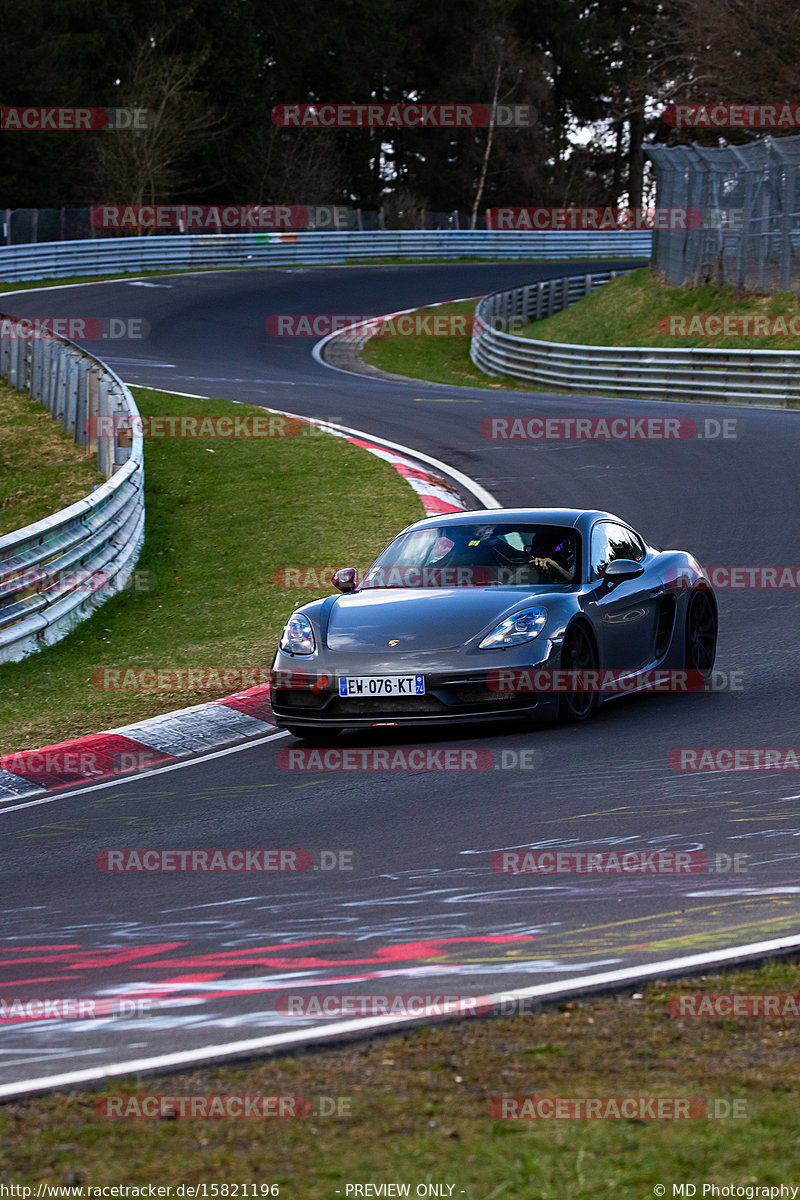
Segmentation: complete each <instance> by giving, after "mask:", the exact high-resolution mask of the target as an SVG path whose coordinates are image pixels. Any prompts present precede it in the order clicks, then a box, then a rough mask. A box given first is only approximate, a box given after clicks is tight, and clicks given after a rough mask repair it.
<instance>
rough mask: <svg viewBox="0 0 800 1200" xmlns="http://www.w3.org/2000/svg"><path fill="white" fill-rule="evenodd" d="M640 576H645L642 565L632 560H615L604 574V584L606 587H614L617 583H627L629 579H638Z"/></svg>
mask: <svg viewBox="0 0 800 1200" xmlns="http://www.w3.org/2000/svg"><path fill="white" fill-rule="evenodd" d="M640 575H644V567H643V566H642V564H641V563H638V562H634V560H633V559H632V558H615V559H613V560H612V562H610V563H609V564H608V566H607V567H606V569H605V571H604V572H603V583H604V584H605V585H606V587H613V586H614V585H615V584H617V583H626V582H627V580H629V579H638V578H639V576H640Z"/></svg>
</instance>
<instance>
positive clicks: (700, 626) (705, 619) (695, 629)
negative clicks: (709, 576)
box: [683, 588, 717, 679]
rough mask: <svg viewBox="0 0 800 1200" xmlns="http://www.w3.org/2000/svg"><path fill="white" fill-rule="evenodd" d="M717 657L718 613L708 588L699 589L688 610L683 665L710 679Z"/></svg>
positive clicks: (692, 595) (694, 592)
mask: <svg viewBox="0 0 800 1200" xmlns="http://www.w3.org/2000/svg"><path fill="white" fill-rule="evenodd" d="M716 655H717V613H716V609H715V607H714V601H713V600H712V599H711V594H710V593H709V591H708V589H707V588H697V589H696V590H695V591H693V592H692V594H691V596H690V597H689V604H688V607H687V609H686V632H685V641H684V650H683V664H684V667H685V668H686V670H687V671H696V672H697V673H698V674H699V675H700V676H702V678H703V679H709V678H710V676H711V671H712V668H713V666H714V659H715V658H716Z"/></svg>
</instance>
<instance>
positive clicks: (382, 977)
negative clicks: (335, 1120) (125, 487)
mask: <svg viewBox="0 0 800 1200" xmlns="http://www.w3.org/2000/svg"><path fill="white" fill-rule="evenodd" d="M605 265H606V264H603V266H605ZM589 268H590V264H582V263H570V264H568V265H567V266H566V267H565V266H564V265H563V264H562V265H558V264H527V265H525V264H508V265H496V264H495V265H452V266H451V265H447V266H441V265H436V266H428V267H426V266H406V267H350V268H341V269H336V270H333V269H323V270H311V269H309V270H302V269H293V270H275V271H254V272H249V273H248V272H239V271H237V272H227V273H218V274H214V273H201V274H198V275H182V276H180V275H179V276H172V277H160V278H155V279H150V280H147V281H139V282H137V281H126V282H120V281H117V282H113V283H104V284H93V285H91V286H83V287H77V288H76V287H73V288H62V289H58V290H54V291H51V290H48V291H46V292H39V293H35V292H23V293H19V294H16V295H13V296H7V297H2V298H1V299H0V308H2V309H3V310H4V311H7V312H11V313H12V314H14V315H19V316H31V317H33V316H62V315H70V316H98V317H102V316H115V317H132V318H145V319H146V320H147V321H148V322H149V323H150V326H151V332H150V337H149V338H148V339H147V340H143V341H127V342H124V343H116V344H115V343H109V344H98V343H96V342H90V343H86V345H87V348H88V349H90V350H92V351H93V352H95V353H99V354H100V356H101V357H103V358H105V359H106V360H107V361H108V362H109V364H110V365H111V366H112V367H114V369H116V370H117V371H118V372H119V373H120V374H121V375H122V377H123V378H124V379H125V381H126V382H127V383H130V384H146V385H150V386H153V387H163V388H167V389H173V390H176V391H181V392H189V393H197V394H200V395H208V396H221V397H225V398H228V399H231V400H242V401H248V402H251V403H256V404H261V405H265V406H269V407H274V408H277V409H284V410H288V411H291V412H295V413H302V414H305V415H308V416H314V417H320V418H325V419H328V420H334V421H338V422H341V423H344V424H347V425H351V426H354V427H355V428H358V429H361V430H365V431H367V432H369V433H371V434H373V435H376V436H381V437H383V438H388V439H390V440H392V441H397V442H402V443H405V444H406V445H409V446H412V447H413V448H415V449H416V450H419V451H421V452H424V453H426V454H429V455H433V456H435V457H437V458H439V459H443V460H445V461H447V462H448V463H450V464H451V465H452V466H453V467H455V468H457V469H458V470H460V471H462V472H465V473H466V474H468V475H469V476H471V477H472V478H473V479H475V480H476V481H477V482H478V483H480V484H481V485H482V486H483V487H484V488H486V489H488V490H489V491H490V492H491V493H492V494H493V495H494V496H495V497H496V498H497V499H498V501H499V502H500V503H502V504H507V505H546V506H558V505H568V506H576V507H597V508H604V509H609V510H610V511H612V512H616V513H618V514H619V515H621V516H622V517H624V518H626V519H627V520H629V521H630V522H631V523H632V524H633V525H634V527H635V528H638V529H640V530H641V532H642V533H643V534H644V536H645V537H646V538H647V539H648V541H650V542H651V543H655V544H657V545H663V546H677V547H683V548H686V549H689V550H691V551H692V552H693V553H694V554H696V555H697V557H698V558H699V560H700V561H701V562H703V563H704V564H706V565H707V566H712V567H730V566H791V567H794V568H797V566H798V565H800V523H799V522H798V520H797V513H798V507H799V504H800V494H799V491H798V471H797V462H798V456H799V454H800V424H798V416H797V414H796V413H792V412H785V411H777V410H775V411H770V410H768V409H761V408H743V407H742V408H740V407H732V406H731V407H724V406H720V405H714V406H700V405H697V406H695V405H687V404H659V403H656V402H644V401H617V400H605V399H598V398H586V397H579V396H575V397H565V396H548V395H544V394H541V393H522V392H513V393H503V392H498V391H497V389H496V388H495V389H492V388H489V387H487V389H486V390H480V389H465V390H463V391H458V392H452V391H449V390H448V389H446V388H443V387H438V386H434V385H431V384H424V383H414V382H408V383H406V382H399V381H396V380H383V379H373V378H369V377H365V376H356V375H349V374H345V373H343V372H341V371H336V370H332V369H330V368H328V367H325V366H323V365H321V364H319V363H317V362H316V361H315V360H314V359H313V358H312V354H311V351H312V347H313V345H314V339H312V338H280V339H279V338H270V337H268V336H267V335H266V333H265V330H264V320H265V318H266V317H267V316H269V315H270V314H272V313H279V312H280V313H301V312H305V313H328V312H340V313H350V314H361V313H369V312H374V313H380V312H391V311H395V310H398V309H404V308H408V307H411V306H414V305H417V304H422V303H428V302H433V301H437V300H446V299H452V298H458V297H464V296H471V295H476V294H481V293H484V292H487V291H491V290H495V289H497V288H501V287H503V286H513V285H515V284H517V283H522V282H526V281H531V280H533V279H536V278H542V277H544V276H546V275H558V274H563V273H564V272H565V271H567V272H568V273H570V274H573V273H575V274H577V273H580V272H582V271H583V270H584V269H589ZM587 413H589V414H591V415H604V416H607V417H611V416H649V415H653V414H657V415H658V416H679V417H691V418H693V419H694V420H695V421H696V422H697V423H698V426H699V429H700V432H702V433H705V432H706V431H708V432H711V431H713V429H714V428H715V427H714V426H711V427H706V425H705V421H706V420H707V419H711V418H713V419H714V420H715V421H721V420H723V419H725V418H727V419H734V421H735V424H734V425H733V426H730V427H729V431H733V432H734V433H735V436H731V437H728V438H721V437H717V438H715V437H702V438H700V437H697V438H691V439H684V440H679V441H667V442H660V441H642V440H627V441H615V442H606V441H560V440H551V441H540V442H502V441H495V442H493V441H489V440H485V439H484V438H482V437H481V436H480V432H479V424H480V422H481V421H482V420H484V419H485V418H487V417H492V416H510V415H520V414H528V415H541V416H554V417H567V416H578V415H586V414H587ZM231 486H232V487H235V486H236V481H235V480H232V481H231ZM320 486H321V487H324V480H322V481H320ZM322 561H325V560H324V556H323V559H322ZM718 599H719V604H720V640H719V649H718V657H717V669H718V680H719V684H720V690H719V691H714V692H706V693H695V694H690V695H650V696H646V697H639V698H629V699H622V700H620V701H618V702H616V703H615V704H612V705H607V706H604V707H603V708H602V709H601V710H600V711H599V712H598V713H597V714H595V716H594V718H593V719H592V720H591V721H590V722H589V723H588V724H587V725H584V726H544V727H541V728H540V729H536V730H533V731H531V730H527V731H520V730H516V731H515V730H514V729H513V728H511V729H509V730H504V729H503V728H502V727H500V726H498V727H492V728H485V727H484V728H482V729H481V730H480V731H478V732H474V731H466V732H465V731H463V730H462V731H456V732H455V733H453V732H452V731H450V733H446V732H445V731H437V732H435V733H431V734H430V735H425V734H412V733H401V732H395V731H384V732H383V733H381V732H380V731H375V732H374V733H371V734H369V735H356V734H349V735H346V736H345V737H343V738H341V739H339V741H338V743H337V745H338V746H339V747H345V746H350V747H359V746H373V747H376V746H386V745H389V746H398V747H404V748H406V749H408V748H410V747H417V746H425V747H428V748H429V749H431V750H435V749H437V748H438V749H444V748H453V747H456V748H460V749H475V748H477V749H479V750H483V751H489V752H490V753H491V756H492V758H493V766H491V767H489V768H488V769H487V770H460V771H447V770H420V771H377V772H376V771H358V772H342V771H305V772H294V773H293V772H291V771H288V770H286V769H284V768H283V767H282V766H281V765H280V764H279V760H278V754H279V752H280V751H281V750H282V749H283V750H285V749H286V748H287V747H292V746H294V745H295V744H296V743H294V741H293V739H292V738H290V737H289V736H288V735H285V734H283V735H273V736H272V737H271V738H268V739H266V740H265V741H264V742H262V743H260V744H258V745H251V746H248V747H246V748H244V749H240V750H237V751H236V752H231V753H225V754H222V755H218V756H212V757H211V758H209V759H207V760H202V761H201V760H195V761H192V762H190V763H189V764H186V765H183V766H181V767H179V768H177V769H170V770H167V771H164V772H162V773H154V774H152V775H150V776H146V777H137V778H135V779H131V780H130V781H128V782H120V783H114V784H112V785H110V786H105V787H100V788H85V789H82V790H81V791H79V792H75V793H71V794H69V795H62V796H56V797H53V798H47V799H46V800H45V801H41V802H35V803H33V804H30V803H29V804H27V805H26V804H24V803H16V802H13V803H11V804H6V805H5V806H4V807H3V809H2V810H0V820H2V829H3V833H4V838H3V867H4V871H3V874H4V888H3V897H4V899H3V905H2V951H3V952H2V956H1V957H2V965H1V966H0V971H2V988H1V991H0V994H2V996H3V997H4V998H6V999H7V1000H8V999H10V998H11V997H14V996H23V997H29V996H34V995H35V996H42V997H82V998H98V997H106V998H112V997H117V998H118V997H120V996H128V997H137V996H138V997H149V998H153V997H158V998H160V1005H159V1007H158V1008H156V1007H155V1006H151V1007H150V1008H147V1006H145V1010H144V1012H145V1015H143V1016H140V1017H138V1018H132V1019H128V1020H125V1019H121V1018H117V1019H109V1020H72V1019H67V1020H41V1021H36V1022H28V1021H26V1022H20V1023H16V1024H6V1027H5V1029H4V1031H3V1039H2V1043H0V1044H1V1045H2V1059H1V1060H0V1061H2V1071H1V1076H2V1083H3V1085H5V1093H6V1094H8V1093H10V1092H13V1091H14V1090H19V1091H24V1090H25V1089H26V1087H27V1086H29V1083H30V1081H33V1080H38V1081H46V1080H48V1079H51V1078H52V1077H53V1076H59V1075H60V1074H62V1073H64V1074H68V1073H70V1072H74V1071H85V1072H87V1073H88V1076H92V1075H95V1076H98V1075H102V1073H103V1070H104V1068H106V1067H108V1066H109V1064H112V1065H117V1066H120V1067H121V1066H122V1065H126V1064H127V1065H130V1064H131V1063H132V1062H136V1061H139V1060H150V1059H151V1058H153V1057H159V1056H164V1058H163V1062H164V1065H167V1064H168V1063H169V1062H174V1063H175V1064H179V1063H181V1062H183V1061H186V1058H185V1056H187V1055H190V1054H191V1053H195V1054H196V1056H197V1058H198V1059H202V1058H203V1057H207V1053H206V1052H207V1050H208V1048H210V1047H228V1049H227V1050H226V1051H224V1052H225V1053H230V1054H232V1053H235V1052H236V1049H235V1048H236V1047H237V1046H238V1045H239V1044H240V1043H248V1042H250V1041H252V1040H254V1039H270V1038H271V1037H272V1036H273V1035H277V1034H284V1033H287V1032H289V1033H291V1032H292V1031H298V1030H301V1031H302V1030H308V1029H311V1028H314V1027H317V1026H318V1025H319V1024H320V1021H319V1019H318V1018H316V1017H311V1016H297V1015H295V1016H287V1015H285V1014H284V1013H283V1012H281V1011H280V1009H281V1003H282V1001H281V997H283V1004H284V1007H285V1006H286V1003H287V1001H286V997H287V995H291V996H293V997H294V996H298V995H300V996H310V995H316V994H319V993H337V994H340V993H346V994H348V995H352V994H356V993H361V994H381V995H386V994H389V993H393V994H394V993H399V994H404V995H408V994H410V993H414V994H425V995H441V994H449V995H461V996H465V997H468V996H474V995H486V994H487V993H498V992H507V991H510V990H511V989H514V988H522V987H531V986H533V985H539V984H553V983H558V982H559V981H570V980H575V979H576V978H578V977H582V976H586V975H599V974H603V973H605V972H611V971H618V970H624V969H626V968H634V967H636V966H639V965H641V964H655V963H661V962H663V961H665V960H670V959H674V958H680V957H683V956H687V955H699V954H702V953H703V952H715V951H719V950H724V949H725V948H728V947H736V946H740V945H745V944H751V943H757V942H761V941H763V940H770V939H777V938H790V937H794V936H796V933H797V924H798V915H799V914H800V877H798V871H797V856H798V849H800V786H799V782H800V781H799V780H798V775H797V773H796V772H794V771H791V770H790V771H785V770H736V771H731V770H717V771H707V772H690V771H679V770H675V769H673V768H672V767H671V765H670V752H671V751H674V750H677V749H679V748H681V747H717V748H720V747H769V748H772V747H791V746H793V745H797V744H798V738H797V711H798V703H797V696H798V683H800V679H799V676H800V663H799V660H798V652H797V632H796V631H797V594H796V590H795V589H792V588H782V589H776V588H749V587H743V588H724V589H722V590H720V591H719V592H718ZM292 604H293V598H292V596H291V594H287V613H288V611H289V610H290V609H291V607H292ZM732 672H733V673H736V672H738V673H739V674H738V676H737V675H733V676H732V675H731V673H732ZM731 679H733V680H734V682H735V681H736V680H737V679H738V681H739V682H740V684H741V687H740V690H732V689H731V687H730V686H726V684H730V682H731ZM530 751H534V752H535V753H533V754H531V753H528V754H527V758H525V759H522V758H521V756H522V755H523V752H530ZM483 758H486V756H485V755H484V756H482V759H483ZM442 761H443V760H442ZM111 847H146V848H168V849H173V848H186V847H203V848H215V847H227V848H230V847H293V848H302V849H307V850H310V851H311V853H312V855H313V856H314V859H315V865H318V863H319V854H320V852H321V851H323V850H324V851H334V852H336V853H335V855H334V856H331V855H328V856H327V857H326V858H325V859H324V864H325V865H327V864H329V863H335V869H330V870H320V869H317V870H309V871H307V872H303V873H297V872H291V873H290V872H283V873H279V874H260V873H254V872H249V873H241V874H238V873H231V872H227V873H213V874H210V873H209V874H201V873H180V874H169V873H158V874H153V873H148V874H139V873H124V874H119V873H108V872H104V871H101V870H98V869H97V867H96V866H95V856H96V855H97V854H98V853H100V852H101V851H104V850H106V849H108V848H111ZM529 848H539V849H542V848H559V849H573V850H580V849H593V850H597V849H606V850H618V851H621V850H622V849H625V850H630V849H635V850H644V851H651V850H681V851H698V852H703V853H704V854H705V855H706V856H707V858H708V859H709V860H710V862H711V864H712V865H714V864H718V865H719V866H720V867H721V868H723V867H725V866H726V865H728V866H729V867H732V865H736V866H737V867H738V870H733V869H727V870H724V869H721V870H719V871H711V870H706V871H701V872H699V873H693V874H690V875H675V874H640V875H627V876H625V875H619V874H616V875H567V874H554V875H548V876H532V875H512V874H503V873H498V872H496V871H495V870H493V869H492V865H491V856H492V854H493V852H495V851H498V850H502V849H529ZM339 851H345V852H349V855H350V856H349V857H345V858H343V859H340V858H339V857H338V853H339ZM717 856H721V857H720V858H719V859H718V858H717ZM734 856H739V857H738V859H735V858H734ZM340 864H341V865H343V866H346V867H349V868H350V869H346V870H344V869H339V866H340ZM322 1024H323V1025H325V1024H326V1023H325V1022H324V1021H323V1022H322ZM330 1025H331V1022H330V1021H328V1023H327V1026H330ZM264 1044H265V1045H269V1044H270V1043H269V1041H268V1040H267V1041H265V1042H264ZM239 1048H240V1050H241V1051H242V1052H244V1050H245V1049H247V1047H246V1045H245V1046H240V1047H239ZM38 1086H43V1084H42V1083H41V1082H40V1083H39V1084H38ZM0 1094H2V1093H0Z"/></svg>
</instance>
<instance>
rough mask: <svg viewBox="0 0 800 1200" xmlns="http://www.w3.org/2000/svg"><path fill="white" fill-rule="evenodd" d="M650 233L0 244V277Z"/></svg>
mask: <svg viewBox="0 0 800 1200" xmlns="http://www.w3.org/2000/svg"><path fill="white" fill-rule="evenodd" d="M651 241H652V235H651V234H650V233H649V232H645V233H641V232H638V233H629V232H626V231H619V232H610V233H583V232H567V233H560V232H544V233H530V232H527V233H525V232H523V233H514V232H510V231H502V232H498V231H486V232H480V231H479V232H473V231H471V230H466V229H447V230H434V231H426V230H414V229H402V230H396V231H389V230H379V231H374V232H363V233H361V232H339V231H334V230H332V231H330V232H322V233H310V232H302V231H301V232H297V233H253V234H220V235H218V236H217V235H209V234H182V235H178V236H175V237H130V238H128V237H119V238H104V239H96V240H88V241H80V242H40V243H37V244H35V245H27V246H2V247H0V281H3V282H7V283H16V282H23V281H25V280H29V279H45V278H64V277H65V276H71V275H113V274H116V273H118V272H128V271H132V272H142V271H162V270H173V271H181V270H202V269H204V268H214V267H216V268H220V267H223V268H225V267H281V266H291V265H292V264H295V263H309V264H314V263H321V264H330V265H333V264H336V263H341V262H358V261H362V260H366V259H371V258H434V259H436V258H444V259H458V258H461V257H470V258H472V257H478V258H491V259H564V258H567V259H568V258H649V256H650V246H651Z"/></svg>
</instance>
